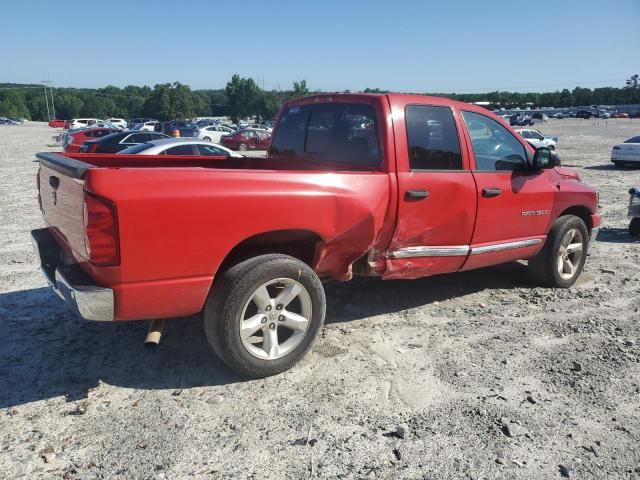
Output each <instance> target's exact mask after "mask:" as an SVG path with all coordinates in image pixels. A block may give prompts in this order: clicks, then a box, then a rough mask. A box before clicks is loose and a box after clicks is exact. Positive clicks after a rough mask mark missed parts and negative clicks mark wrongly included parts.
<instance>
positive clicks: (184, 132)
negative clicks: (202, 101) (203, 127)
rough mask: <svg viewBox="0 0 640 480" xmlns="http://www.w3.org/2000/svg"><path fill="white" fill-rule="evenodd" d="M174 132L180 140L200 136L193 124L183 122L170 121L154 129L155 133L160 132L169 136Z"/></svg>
mask: <svg viewBox="0 0 640 480" xmlns="http://www.w3.org/2000/svg"><path fill="white" fill-rule="evenodd" d="M176 130H177V131H178V135H179V136H180V137H181V138H185V137H186V138H192V137H198V135H199V134H200V129H199V128H198V126H197V125H196V124H195V123H193V122H187V121H184V120H172V121H171V122H166V123H163V124H160V125H158V126H157V127H156V131H162V132H163V133H166V134H167V135H171V136H174V133H175V131H176Z"/></svg>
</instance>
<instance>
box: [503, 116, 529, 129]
mask: <svg viewBox="0 0 640 480" xmlns="http://www.w3.org/2000/svg"><path fill="white" fill-rule="evenodd" d="M509 125H511V126H512V127H516V126H517V127H524V126H531V125H533V120H532V119H531V117H529V116H527V115H521V116H519V115H511V117H509Z"/></svg>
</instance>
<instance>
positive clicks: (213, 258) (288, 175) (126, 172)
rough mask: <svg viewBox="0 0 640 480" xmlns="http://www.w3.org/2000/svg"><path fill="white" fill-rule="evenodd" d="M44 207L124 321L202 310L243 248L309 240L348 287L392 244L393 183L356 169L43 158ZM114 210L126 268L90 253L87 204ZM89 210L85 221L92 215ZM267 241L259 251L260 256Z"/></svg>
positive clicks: (52, 227) (68, 251)
mask: <svg viewBox="0 0 640 480" xmlns="http://www.w3.org/2000/svg"><path fill="white" fill-rule="evenodd" d="M37 157H38V159H39V161H40V171H39V191H40V202H41V206H42V210H43V215H44V219H45V222H46V223H47V226H48V231H49V233H50V234H51V235H52V236H53V238H54V239H55V241H56V243H58V244H59V246H60V249H61V250H62V252H63V253H64V257H65V260H64V263H65V264H69V263H75V264H77V265H78V266H79V267H80V268H82V269H83V270H84V271H85V272H86V273H87V274H88V275H89V277H90V278H92V279H93V280H94V281H95V285H96V286H98V287H101V286H109V287H110V288H111V289H112V290H113V292H114V302H115V311H114V318H115V319H117V320H128V319H140V318H169V317H175V316H182V315H190V314H193V313H196V312H198V311H199V310H200V309H201V308H202V305H203V303H204V300H205V298H206V295H207V293H208V291H209V289H210V286H211V283H212V280H213V278H214V276H215V275H216V272H217V271H218V269H219V268H220V266H221V264H222V263H223V262H224V261H225V259H226V258H227V257H228V256H229V255H230V254H231V253H232V251H233V250H234V249H235V248H237V247H238V246H241V245H244V244H246V242H258V243H259V242H260V240H259V239H260V238H262V237H261V236H264V235H267V236H268V237H267V238H268V239H269V240H270V241H273V240H274V238H275V241H284V240H289V241H290V240H291V239H300V238H303V239H306V240H305V241H307V242H308V243H309V244H310V245H312V246H313V253H312V256H313V258H312V259H311V258H310V261H311V260H313V264H314V268H315V270H316V271H317V272H318V274H319V275H321V276H325V277H332V278H336V279H342V280H344V279H348V278H350V277H351V275H352V271H351V265H352V263H353V262H355V261H356V260H358V259H359V258H361V257H362V256H363V255H364V254H366V252H368V251H369V250H370V249H371V248H374V247H375V246H376V245H378V244H379V243H384V241H385V240H384V236H382V234H381V230H382V228H383V225H387V226H389V227H390V228H391V227H392V226H393V222H392V221H390V220H389V217H392V216H393V212H394V211H393V206H391V205H389V199H390V198H393V196H392V195H390V191H391V188H392V187H391V185H392V184H393V183H392V181H391V180H390V177H389V174H388V173H385V172H379V171H370V170H365V169H360V170H359V169H358V168H359V166H358V165H344V166H340V165H339V164H335V163H331V164H320V162H314V161H313V160H309V161H308V162H306V161H305V162H300V161H298V162H291V161H288V160H286V159H272V158H252V157H247V158H244V159H238V158H232V159H227V158H215V157H214V158H212V157H206V158H204V157H189V156H175V157H171V156H164V155H162V156H145V155H104V154H67V155H62V154H57V153H40V154H38V155H37ZM92 198H96V199H99V200H100V201H103V202H106V203H107V204H109V205H112V206H113V210H114V211H115V212H116V213H115V217H116V223H117V225H116V228H117V232H118V233H117V237H118V258H119V262H118V263H117V264H113V265H98V264H96V263H95V262H93V261H92V259H91V251H90V249H88V248H87V240H86V235H85V230H86V224H85V222H86V218H85V217H86V206H85V205H86V203H87V201H88V200H89V201H91V199H92ZM83 209H84V212H85V213H83ZM259 248H260V247H259V244H258V245H256V247H255V248H254V250H258V249H259Z"/></svg>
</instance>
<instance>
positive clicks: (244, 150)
mask: <svg viewBox="0 0 640 480" xmlns="http://www.w3.org/2000/svg"><path fill="white" fill-rule="evenodd" d="M238 150H240V151H241V152H246V151H247V144H246V143H241V144H240V145H238Z"/></svg>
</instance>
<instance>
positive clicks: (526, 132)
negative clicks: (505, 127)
mask: <svg viewBox="0 0 640 480" xmlns="http://www.w3.org/2000/svg"><path fill="white" fill-rule="evenodd" d="M516 132H518V133H519V134H520V136H521V137H522V138H524V139H525V140H526V141H527V143H529V144H530V145H531V146H532V147H534V148H540V147H546V148H549V149H550V150H555V149H556V142H557V141H558V137H545V136H544V135H542V133H540V131H539V130H533V129H529V128H517V129H516Z"/></svg>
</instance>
